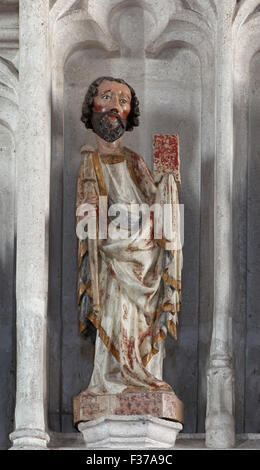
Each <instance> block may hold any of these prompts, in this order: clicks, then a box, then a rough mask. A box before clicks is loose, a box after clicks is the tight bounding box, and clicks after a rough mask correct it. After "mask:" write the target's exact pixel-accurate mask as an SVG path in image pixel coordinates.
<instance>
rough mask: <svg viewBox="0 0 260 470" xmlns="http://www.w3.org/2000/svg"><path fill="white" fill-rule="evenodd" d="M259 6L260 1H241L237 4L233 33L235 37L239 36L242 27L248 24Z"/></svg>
mask: <svg viewBox="0 0 260 470" xmlns="http://www.w3.org/2000/svg"><path fill="white" fill-rule="evenodd" d="M258 6H260V1H259V0H241V1H240V2H239V3H238V4H237V7H236V9H235V13H234V20H233V31H234V34H235V35H237V34H238V31H239V29H240V28H241V26H243V24H245V23H246V21H247V20H248V18H249V17H250V16H251V15H252V14H253V13H254V12H255V10H256V9H257V7H258Z"/></svg>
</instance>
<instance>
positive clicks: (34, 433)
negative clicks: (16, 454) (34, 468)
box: [9, 428, 50, 450]
mask: <svg viewBox="0 0 260 470" xmlns="http://www.w3.org/2000/svg"><path fill="white" fill-rule="evenodd" d="M9 438H10V440H11V441H12V443H13V445H12V447H11V448H10V450H47V445H48V442H49V440H50V438H49V435H48V434H47V433H46V432H44V431H41V430H40V429H28V428H27V429H18V430H16V431H14V432H12V433H11V434H10V435H9Z"/></svg>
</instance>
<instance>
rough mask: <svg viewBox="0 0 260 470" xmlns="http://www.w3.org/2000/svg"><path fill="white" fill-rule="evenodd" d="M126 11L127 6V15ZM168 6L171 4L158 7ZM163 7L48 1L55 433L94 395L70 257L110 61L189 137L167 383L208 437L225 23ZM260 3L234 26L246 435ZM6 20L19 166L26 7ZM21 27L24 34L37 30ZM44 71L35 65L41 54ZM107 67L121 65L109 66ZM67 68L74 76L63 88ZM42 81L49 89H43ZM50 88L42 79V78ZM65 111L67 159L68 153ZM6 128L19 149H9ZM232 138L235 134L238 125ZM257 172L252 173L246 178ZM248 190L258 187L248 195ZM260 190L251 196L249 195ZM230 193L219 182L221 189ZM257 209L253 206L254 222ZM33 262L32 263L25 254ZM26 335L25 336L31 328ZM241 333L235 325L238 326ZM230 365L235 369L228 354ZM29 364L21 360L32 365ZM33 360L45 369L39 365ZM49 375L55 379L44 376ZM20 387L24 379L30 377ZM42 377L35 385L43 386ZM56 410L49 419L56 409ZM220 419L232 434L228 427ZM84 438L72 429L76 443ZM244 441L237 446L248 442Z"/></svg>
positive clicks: (239, 11)
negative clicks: (99, 85) (86, 105)
mask: <svg viewBox="0 0 260 470" xmlns="http://www.w3.org/2000/svg"><path fill="white" fill-rule="evenodd" d="M34 3H36V2H34ZM37 3H38V2H37ZM117 3H120V4H121V5H120V6H119V7H118V6H116V5H117ZM159 3H160V5H163V6H162V7H161V6H160V7H159ZM159 3H158V1H157V0H154V1H151V2H149V8H148V2H141V1H140V2H138V7H137V6H136V5H135V6H134V7H132V6H131V5H130V4H129V3H128V4H126V3H124V2H119V1H118V2H117V0H115V1H114V0H113V2H107V1H106V0H102V2H96V1H95V0H93V1H92V0H91V1H89V2H87V1H84V2H83V1H82V2H77V1H76V0H57V1H55V2H54V1H52V2H51V3H50V6H52V5H54V8H53V9H52V10H51V12H50V20H51V27H52V29H51V31H50V33H51V41H52V45H53V50H52V53H53V55H52V57H53V63H52V70H53V88H52V105H53V123H52V132H53V156H52V175H51V178H52V192H51V200H52V212H51V217H52V220H53V221H54V223H53V224H52V226H51V239H52V245H51V251H50V259H51V284H50V285H51V292H50V299H49V300H50V315H49V331H50V358H49V361H50V366H51V367H50V377H49V384H48V386H49V390H50V394H49V395H50V403H49V413H50V417H51V420H50V427H51V429H54V430H62V431H63V432H65V431H66V430H67V431H68V430H71V429H72V400H71V397H72V396H74V395H76V394H77V393H78V391H79V390H81V389H82V388H84V387H87V384H88V377H90V375H91V368H92V357H91V356H92V353H93V348H92V345H90V343H89V342H86V343H82V342H81V341H80V339H79V337H78V334H77V313H76V308H75V304H74V294H73V292H74V290H75V284H73V282H74V281H73V277H74V278H75V279H76V277H75V273H76V267H75V264H73V259H72V258H73V250H74V255H75V259H76V243H75V239H74V238H73V236H74V235H73V231H74V227H73V223H72V220H74V199H73V194H74V190H75V187H74V184H75V175H76V172H77V169H78V163H79V162H78V155H79V149H80V146H81V145H82V144H83V143H85V140H86V136H85V133H84V130H83V128H82V129H81V130H79V129H78V125H79V115H80V102H81V97H82V96H83V90H84V89H85V87H86V84H87V82H89V79H90V78H92V77H94V76H96V75H99V74H103V65H104V69H105V71H109V72H110V71H111V73H118V74H119V75H120V76H121V75H125V74H123V72H122V70H124V68H123V67H124V66H126V71H127V75H129V78H130V79H132V77H136V79H135V80H136V81H134V86H135V87H137V89H138V93H139V94H140V95H141V96H143V97H144V98H143V102H142V106H143V109H144V115H145V116H148V117H149V120H151V129H152V128H153V126H155V125H156V116H158V117H159V119H158V120H159V122H160V123H162V128H161V129H160V131H161V132H164V131H165V129H166V130H167V131H169V129H168V128H167V126H168V125H169V126H170V131H172V128H173V129H174V131H175V130H176V129H177V131H178V132H179V133H180V135H181V137H182V142H181V161H182V176H183V186H182V190H181V197H182V201H183V202H184V203H185V252H184V255H185V257H184V302H183V309H182V315H181V318H180V320H181V325H180V333H179V339H178V342H177V343H169V344H167V356H168V358H170V360H169V361H168V363H167V366H166V367H165V375H164V378H165V380H166V381H168V382H170V383H171V381H172V383H173V384H174V387H175V390H176V393H177V394H178V396H180V397H181V399H182V400H183V401H184V404H185V411H186V413H187V414H186V416H185V423H186V426H187V430H188V431H192V432H198V431H199V432H202V431H204V423H205V410H206V401H207V399H206V366H207V365H208V361H209V343H210V339H211V332H212V311H213V295H214V288H213V285H214V282H213V270H214V260H213V236H214V231H213V223H214V214H213V210H212V208H213V205H214V194H213V174H214V166H215V130H214V129H215V125H216V127H218V126H219V124H218V123H216V120H215V109H214V101H215V91H216V90H217V89H218V86H220V87H221V83H220V82H221V77H220V82H218V81H217V80H219V78H218V79H217V74H215V65H214V61H215V57H216V52H217V50H218V48H219V42H216V40H215V38H216V36H215V34H216V31H217V25H218V21H219V18H218V17H217V15H216V12H217V10H216V8H217V6H218V4H219V0H214V1H209V0H203V1H200V0H194V1H192V2H186V1H185V2H184V1H182V0H178V1H177V0H170V1H169V2H159ZM191 5H192V8H191ZM259 5H260V2H259V0H240V1H239V2H237V7H236V10H235V12H234V15H233V26H232V29H233V45H232V51H233V57H232V58H233V59H234V71H233V79H234V118H235V122H234V130H235V149H234V156H235V159H234V168H233V170H234V172H233V174H231V178H232V181H233V194H232V200H233V219H232V220H233V227H235V230H234V231H233V243H234V247H233V254H234V256H233V268H234V269H233V272H232V273H230V274H229V276H230V277H232V280H233V293H234V295H233V299H232V301H233V306H232V309H230V312H231V311H232V314H233V351H234V354H233V361H234V368H235V374H236V381H235V387H236V400H235V401H236V428H237V432H240V433H241V432H244V431H245V430H247V431H254V432H259V431H260V428H259V418H258V415H257V413H256V412H255V410H256V408H257V406H258V402H257V399H258V394H257V392H255V390H258V389H259V374H258V372H257V370H258V369H257V368H256V362H257V358H258V355H259V354H258V345H259V328H258V320H257V318H258V317H257V312H258V310H257V308H258V300H257V299H258V285H259V272H258V270H257V267H256V263H255V259H256V258H257V255H256V254H257V252H258V251H257V250H258V244H257V239H259V237H258V232H259V210H258V199H257V195H258V192H257V191H258V186H257V181H258V179H257V178H258V177H257V175H258V166H257V161H258V157H257V155H258V151H257V148H258V138H259V137H258V136H259V131H258V128H259V126H258V125H257V123H258V107H257V102H258V101H257V100H258V90H259V86H258V79H257V77H258V76H259V65H258V59H257V56H256V54H257V51H259V47H260V41H259V30H260V28H259ZM109 6H111V9H110V8H109ZM8 8H11V11H10V13H9V14H7V10H8ZM257 9H258V14H257ZM3 10H4V13H3ZM100 12H101V13H102V14H101V13H100ZM66 13H67V14H66ZM0 16H1V19H0V100H1V102H0V125H1V127H4V131H3V132H2V133H1V134H0V135H1V136H2V137H0V139H1V143H3V144H4V145H6V150H5V152H6V153H5V152H4V153H5V154H4V167H5V166H6V162H7V161H8V155H10V166H12V165H13V164H14V155H13V154H12V152H13V149H14V146H13V143H12V139H13V138H14V136H15V135H16V132H15V123H16V120H17V85H18V80H17V78H18V77H17V70H16V67H17V66H18V64H19V60H18V54H17V51H18V2H17V1H16V0H2V1H1V5H0ZM36 20H37V17H36V18H35V21H36ZM118 25H119V27H118ZM22 28H23V32H25V31H26V30H27V25H26V27H24V26H22ZM111 33H112V35H111ZM33 42H34V41H33ZM141 46H142V47H141ZM143 46H145V47H143ZM82 48H83V49H82ZM144 49H145V50H144ZM29 50H30V54H31V53H32V51H33V49H32V48H31V44H30V45H29ZM119 56H120V57H119ZM252 58H254V59H252ZM65 59H68V62H67V65H66V69H65V71H64V63H65ZM6 60H8V61H6ZM84 60H85V62H84ZM110 61H111V62H110ZM34 63H35V64H37V63H38V62H37V60H35V62H34ZM109 63H111V69H110V65H109ZM148 72H151V73H152V76H154V77H155V81H156V82H153V80H148V79H147V76H148ZM64 73H65V75H66V76H65V87H64ZM21 77H22V73H21ZM218 77H219V75H218ZM223 77H224V78H226V75H225V74H224V75H223ZM77 78H78V80H77ZM94 78H95V77H94ZM125 78H128V77H125ZM215 79H216V82H215ZM160 82H162V83H163V90H162V92H160V93H161V94H160V97H159V98H160V99H158V101H156V104H155V108H154V109H155V110H156V113H155V112H154V110H153V108H152V107H150V108H149V106H148V103H147V102H148V98H149V96H150V94H152V95H154V93H156V92H157V90H158V83H160ZM36 83H37V85H38V82H37V81H36ZM39 83H41V82H40V81H39ZM217 83H219V85H217ZM22 86H23V85H22ZM25 88H26V86H25ZM37 93H38V88H37V86H35V87H34V89H33V93H30V97H34V94H37ZM81 94H82V95H81ZM48 98H49V96H48ZM31 103H32V100H31V99H29V98H28V99H27V104H28V106H30V105H31ZM168 103H170V106H169V113H168V115H167V117H166V114H165V106H167V104H168ZM64 111H65V126H66V127H65V130H66V137H65V139H66V141H65V150H66V152H65V160H64V152H63V150H64V141H63V117H64ZM248 111H249V113H248ZM223 114H224V112H223ZM171 119H172V120H171ZM222 125H223V126H224V128H225V119H224V121H223V119H222ZM145 126H146V123H145V121H144V122H143V123H142V127H141V128H140V131H141V130H142V132H143V131H144V132H146V131H145ZM165 126H166V127H165ZM218 128H219V127H218ZM7 129H8V130H7ZM31 130H32V128H31ZM156 130H157V129H156ZM224 131H225V129H224ZM8 132H9V139H10V141H9V143H7V144H5V140H6V138H7V135H8V134H7V133H8ZM68 132H69V134H68ZM230 132H232V133H233V129H231V131H230ZM149 133H150V130H147V136H146V138H145V139H141V137H140V136H141V134H140V135H139V136H137V137H135V138H133V136H131V135H129V146H130V145H131V146H132V147H134V148H135V149H136V150H140V152H141V153H142V154H143V156H144V157H145V158H146V159H147V163H148V164H150V163H151V160H150V159H149V158H150V157H149V156H148V153H150V154H151V152H150V143H149ZM31 135H33V132H32V134H31ZM227 137H228V136H227ZM229 137H230V136H229ZM35 138H36V136H33V138H32V139H31V142H32V144H33V142H35ZM0 147H1V145H0ZM31 148H32V147H31ZM9 152H10V154H9ZM28 152H30V153H31V154H33V155H34V156H35V154H36V153H35V152H34V150H29V149H28V150H26V153H28ZM19 155H20V154H19ZM1 164H2V163H1ZM63 165H64V166H63ZM248 168H249V174H248V173H247V169H248ZM7 170H8V171H5V174H6V180H5V181H4V183H5V184H6V186H8V187H9V188H10V194H7V192H6V191H5V193H4V201H5V203H4V208H2V209H1V211H0V221H1V226H2V227H3V237H4V239H8V240H9V242H8V250H5V249H4V245H2V247H3V249H2V251H1V252H0V263H1V270H2V273H3V278H4V280H5V281H6V282H7V285H8V289H5V287H4V289H5V295H4V296H2V304H1V329H0V330H1V335H3V336H1V358H4V359H3V360H4V361H5V364H4V365H5V367H2V363H1V367H0V374H1V376H0V378H1V383H2V384H3V383H6V382H8V385H6V386H4V387H1V390H0V393H1V400H0V403H1V406H3V409H4V414H3V416H2V415H1V420H0V426H1V430H0V437H1V446H3V447H4V448H6V447H8V444H7V441H8V437H7V436H8V433H9V432H10V428H12V426H13V424H12V422H11V421H10V422H7V421H8V420H10V416H11V414H12V412H13V410H12V405H11V402H10V396H12V397H13V400H14V397H15V391H14V384H12V380H10V378H9V371H10V368H9V365H10V366H11V367H12V364H13V362H12V361H13V358H14V334H13V333H12V331H13V318H12V315H11V314H10V315H9V312H10V308H11V304H12V299H13V297H14V293H13V292H12V290H13V287H12V286H13V283H14V277H13V274H12V272H11V271H12V269H11V268H10V266H9V269H8V270H6V257H7V258H8V261H10V262H12V254H10V256H9V254H8V253H10V252H12V250H13V248H12V244H11V239H12V237H13V236H14V233H13V234H12V230H13V229H12V223H13V222H12V220H11V219H10V218H9V217H8V214H6V212H5V208H6V209H7V207H8V205H9V206H10V204H12V201H13V198H14V188H13V189H11V187H12V168H7ZM1 175H3V173H1ZM8 179H9V185H8V181H7V180H8ZM255 181H256V183H255ZM247 184H248V185H249V188H250V191H249V193H248V191H247ZM253 187H254V189H252V188H253ZM221 191H222V190H221V188H220V187H219V186H218V191H217V192H218V193H219V192H221ZM224 191H225V188H224ZM33 194H34V193H33ZM31 196H32V198H33V197H34V196H33V195H31ZM26 197H27V196H26ZM28 198H30V194H28ZM218 200H219V199H218ZM63 202H64V205H63ZM224 204H226V202H224ZM27 207H28V205H27ZM247 208H249V213H248V225H247ZM21 217H22V214H21ZM220 220H222V218H221V219H220ZM225 220H226V219H225ZM224 225H225V224H224ZM43 230H44V229H43ZM9 232H10V237H9ZM254 233H255V237H254ZM61 247H63V248H61ZM22 256H24V253H23V252H22ZM225 256H226V251H225V253H223V252H220V257H221V259H225ZM14 257H15V256H14ZM218 266H219V261H218V258H216V263H215V270H218ZM73 270H74V274H73ZM225 279H226V278H225ZM223 282H224V281H223ZM225 282H226V281H225ZM225 289H226V288H225ZM247 294H248V298H247ZM218 298H219V297H218ZM217 303H218V301H217ZM34 305H35V304H34ZM38 306H39V304H38ZM35 308H36V307H35ZM35 308H34V311H35ZM219 308H220V315H221V311H222V304H219ZM39 309H41V307H39ZM224 317H225V319H226V318H227V315H226V314H225V315H224ZM18 322H19V320H18ZM36 324H38V328H39V329H40V331H42V332H43V334H44V329H43V330H41V328H40V327H39V325H41V317H40V318H39V322H38V323H37V322H35V323H34V322H32V324H31V325H30V327H31V328H32V331H33V329H34V328H36V326H35V325H36ZM216 326H218V324H217V325H216ZM20 327H21V328H23V323H21V325H20ZM230 327H231V321H230V325H229V329H230ZM218 331H219V337H218V339H220V340H221V341H224V343H226V331H224V330H223V328H222V327H221V328H219V329H218ZM10 335H11V336H10ZM8 336H9V338H8V339H7V337H8ZM33 336H34V333H33ZM214 336H215V332H214ZM34 337H35V338H37V341H38V340H40V341H41V339H42V337H41V335H39V336H34ZM27 339H28V338H27ZM12 342H13V349H12ZM224 359H225V361H226V360H227V359H228V358H227V357H225V358H224ZM21 360H22V361H23V359H22V358H21ZM225 361H224V363H223V365H222V366H221V367H219V368H217V374H216V377H215V379H216V380H215V385H217V387H219V388H218V390H220V391H221V390H222V391H221V393H220V392H219V391H218V392H216V393H218V394H219V397H218V398H217V400H218V401H219V399H220V397H223V398H224V401H225V403H227V404H230V403H231V401H230V396H231V395H230V394H232V390H231V388H232V370H231V368H230V364H229V365H228V369H229V373H228V374H227V377H228V380H227V382H228V385H227V386H226V387H224V388H223V380H224V376H223V371H224V370H225ZM23 363H24V367H23V370H22V374H24V376H25V377H27V378H28V375H27V373H28V369H30V364H31V363H30V354H29V359H28V362H27V360H26V361H23ZM39 364H41V361H40V362H39ZM34 365H35V367H38V362H37V359H36V361H35V364H34ZM210 365H211V371H209V374H208V377H209V380H210V382H211V384H212V385H211V388H213V383H214V381H213V378H214V377H213V375H212V373H211V372H212V371H213V370H214V367H215V366H216V364H214V361H211V363H210ZM173 371H174V372H173ZM37 372H39V375H41V374H42V370H40V368H39V369H37ZM218 376H220V378H219V377H218ZM45 380H46V378H44V381H45ZM21 381H22V382H23V379H21ZM25 382H26V379H25ZM32 383H33V386H34V382H33V381H32ZM176 387H177V388H176ZM223 390H224V391H223ZM214 397H215V394H214V393H211V392H210V393H209V395H208V401H209V402H210V408H211V410H214V406H215V405H216V404H217V401H215V400H214ZM40 401H41V399H40ZM40 406H42V405H40ZM45 407H46V404H45ZM231 408H232V406H231ZM231 408H230V406H229V405H228V409H229V410H231ZM45 411H46V412H47V410H45ZM23 414H24V415H25V416H29V415H28V414H27V410H26V409H23V410H22V409H21V416H22V415H23ZM211 416H213V414H211ZM216 416H218V413H216ZM60 421H62V427H60ZM196 423H198V424H196ZM218 423H219V425H220V426H221V420H219V421H218ZM223 424H224V421H223ZM228 428H229V425H228ZM78 434H79V433H78ZM63 436H64V441H63ZM76 436H77V434H76V433H75V440H76ZM79 436H80V435H79ZM80 438H81V436H80V437H79V439H80ZM46 441H47V440H46ZM54 441H55V439H54ZM204 441H205V436H203V437H202V439H198V443H199V447H200V446H203V445H204V444H203V443H204ZM59 442H60V447H62V445H63V444H64V446H66V445H67V444H66V443H67V437H66V433H64V434H62V435H61V436H60V441H59ZM181 442H184V441H183V440H182V438H181V439H180V438H179V439H178V440H177V444H176V447H177V448H178V446H181ZM239 442H241V445H242V446H245V447H246V446H247V445H248V446H249V447H250V448H251V445H252V446H253V447H254V445H256V442H258V441H257V440H250V439H249V440H248V439H246V440H245V441H243V442H242V441H239ZM186 443H187V446H189V445H190V446H191V447H193V446H195V448H196V442H195V443H194V440H192V439H187V440H186V441H185V445H186ZM68 447H69V445H68ZM236 447H238V443H237V444H236Z"/></svg>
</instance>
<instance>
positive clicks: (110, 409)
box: [73, 390, 183, 449]
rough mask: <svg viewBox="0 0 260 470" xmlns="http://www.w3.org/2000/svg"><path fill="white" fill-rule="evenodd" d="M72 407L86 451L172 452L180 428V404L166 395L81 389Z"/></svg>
mask: <svg viewBox="0 0 260 470" xmlns="http://www.w3.org/2000/svg"><path fill="white" fill-rule="evenodd" d="M73 406H74V423H75V425H76V426H77V428H78V430H79V431H81V433H82V435H83V438H84V441H85V445H86V447H87V448H88V449H173V447H174V444H175V440H176V436H177V435H178V433H179V432H180V431H181V430H182V427H183V426H182V423H183V403H182V402H181V401H180V400H179V399H178V397H177V396H176V395H175V394H174V393H170V392H149V391H146V392H139V393H118V394H115V395H109V394H105V395H94V394H92V393H89V392H88V390H84V391H83V392H81V393H80V394H79V395H78V396H77V397H75V398H74V402H73ZM163 418H164V419H163Z"/></svg>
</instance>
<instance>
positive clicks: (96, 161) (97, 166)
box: [93, 152, 107, 196]
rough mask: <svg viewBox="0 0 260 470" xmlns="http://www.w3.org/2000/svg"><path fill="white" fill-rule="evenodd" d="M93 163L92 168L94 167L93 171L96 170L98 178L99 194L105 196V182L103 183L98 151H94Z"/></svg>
mask: <svg viewBox="0 0 260 470" xmlns="http://www.w3.org/2000/svg"><path fill="white" fill-rule="evenodd" d="M93 164H94V168H95V172H96V176H97V180H98V186H99V191H100V194H101V196H107V188H106V184H105V180H104V175H103V171H102V167H101V164H100V160H99V155H98V152H95V153H94V154H93Z"/></svg>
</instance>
